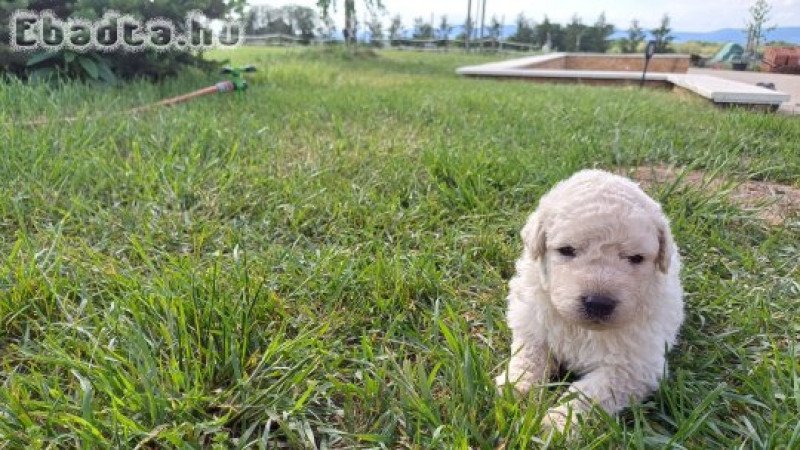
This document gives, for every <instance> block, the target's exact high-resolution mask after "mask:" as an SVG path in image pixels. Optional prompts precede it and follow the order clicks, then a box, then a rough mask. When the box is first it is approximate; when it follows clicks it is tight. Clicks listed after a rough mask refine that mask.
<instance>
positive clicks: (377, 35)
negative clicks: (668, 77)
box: [246, 5, 673, 53]
mask: <svg viewBox="0 0 800 450" xmlns="http://www.w3.org/2000/svg"><path fill="white" fill-rule="evenodd" d="M352 17H353V18H351V20H350V22H347V23H346V27H347V28H344V29H343V34H344V36H345V38H346V39H348V40H355V39H356V37H357V35H360V33H364V34H365V35H368V36H369V38H368V39H366V40H368V41H369V42H370V43H371V44H372V45H379V44H381V43H382V42H384V41H386V40H388V41H389V43H390V44H391V45H403V44H411V40H425V41H433V42H434V44H435V45H438V46H442V45H452V44H453V43H456V44H458V43H461V42H463V41H464V40H465V37H466V35H467V34H468V33H469V34H470V36H471V38H472V39H476V38H483V39H486V40H489V41H499V40H500V39H501V38H502V36H501V35H502V30H503V24H502V23H501V22H500V20H498V18H497V17H496V16H493V17H492V18H491V19H490V20H489V23H488V24H487V26H486V27H485V28H484V29H481V30H479V29H478V27H476V24H475V21H474V20H473V21H470V22H469V23H466V22H465V23H464V24H462V25H461V26H458V27H457V26H456V25H455V24H453V23H451V22H450V20H449V18H448V17H447V16H446V15H443V16H440V17H439V19H438V21H437V22H436V23H434V22H431V21H430V20H426V19H425V18H423V17H416V18H414V19H413V22H412V24H411V26H410V28H407V27H406V25H405V24H404V23H403V18H402V17H401V16H400V15H395V16H393V17H392V18H391V19H390V21H389V24H388V27H387V28H385V26H384V23H383V20H382V17H381V11H380V10H379V9H377V8H368V15H365V17H363V19H362V20H361V21H359V20H357V19H356V18H355V15H353V16H352ZM515 25H516V27H515V32H514V34H512V35H511V36H509V38H508V39H509V40H510V41H513V42H515V43H519V44H529V45H530V46H531V47H535V48H543V49H545V50H551V51H565V52H598V53H604V52H607V51H609V50H611V49H612V48H614V47H616V50H617V51H619V52H621V53H634V52H639V51H641V50H642V48H643V45H644V43H645V41H646V39H647V32H648V31H649V33H650V35H651V36H652V39H653V40H655V41H656V51H657V52H658V53H668V52H671V51H672V49H671V47H670V43H671V42H672V40H673V37H672V35H671V32H672V29H671V28H670V18H669V16H668V15H664V17H663V18H662V19H661V23H660V24H659V26H658V27H656V28H653V29H650V30H645V29H644V28H642V26H641V25H640V24H639V21H638V20H636V19H634V20H633V21H632V22H631V24H630V26H629V28H628V30H627V35H626V36H625V37H623V38H620V39H616V40H611V36H612V35H613V34H614V32H615V27H614V25H612V24H610V23H608V21H607V19H606V15H605V13H602V14H600V16H599V17H598V18H597V19H596V20H595V21H594V23H591V24H586V23H584V22H583V19H582V18H581V17H580V16H578V15H577V14H576V15H575V16H573V17H572V19H571V21H570V22H569V23H567V24H563V25H562V24H560V23H557V22H553V21H551V20H550V19H549V18H548V17H547V16H545V17H544V19H543V20H542V21H541V22H538V23H537V22H535V21H533V20H531V19H529V18H528V17H527V16H526V15H525V14H524V13H520V14H519V15H518V16H517V18H516V21H515ZM246 29H247V33H248V34H256V35H257V34H285V35H292V36H297V37H299V40H300V41H301V42H302V43H308V42H309V41H310V40H312V39H315V38H322V39H332V38H333V37H334V34H335V33H336V26H335V24H334V23H333V21H332V20H331V19H330V17H329V16H327V15H325V14H323V15H322V16H320V15H319V14H318V13H317V11H316V10H315V9H314V8H309V7H303V6H297V5H286V6H281V7H272V6H265V5H261V6H255V7H253V8H251V9H250V11H249V12H248V14H247V18H246ZM454 29H460V31H459V33H458V34H457V35H456V36H453V30H454ZM345 31H346V32H345ZM478 45H484V46H485V45H486V44H485V43H482V44H478Z"/></svg>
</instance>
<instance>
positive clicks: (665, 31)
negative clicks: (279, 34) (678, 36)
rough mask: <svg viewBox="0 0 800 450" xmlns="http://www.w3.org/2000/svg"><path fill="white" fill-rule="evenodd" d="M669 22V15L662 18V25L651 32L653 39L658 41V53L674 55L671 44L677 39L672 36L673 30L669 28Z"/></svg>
mask: <svg viewBox="0 0 800 450" xmlns="http://www.w3.org/2000/svg"><path fill="white" fill-rule="evenodd" d="M669 22H670V19H669V15H667V14H664V17H662V18H661V25H660V26H659V27H658V28H654V29H652V30H650V33H651V34H652V35H653V39H654V40H655V41H656V53H672V51H673V50H672V48H670V46H669V44H670V42H672V40H673V39H675V37H674V36H672V35H671V34H670V33H672V28H670V27H669Z"/></svg>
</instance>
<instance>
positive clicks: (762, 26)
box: [745, 0, 774, 55]
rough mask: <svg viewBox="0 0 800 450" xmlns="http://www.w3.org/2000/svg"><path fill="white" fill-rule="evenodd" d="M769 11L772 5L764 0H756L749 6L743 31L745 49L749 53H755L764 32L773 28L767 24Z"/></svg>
mask: <svg viewBox="0 0 800 450" xmlns="http://www.w3.org/2000/svg"><path fill="white" fill-rule="evenodd" d="M771 11H772V6H771V5H770V4H769V3H768V2H767V1H766V0H756V1H755V3H753V4H752V5H751V6H750V18H749V20H748V22H747V26H746V27H745V33H747V45H746V47H745V51H746V52H747V53H748V54H749V55H755V54H756V53H757V52H758V48H759V47H760V46H761V43H762V42H763V41H764V40H765V38H766V34H767V33H768V32H770V31H772V30H773V29H774V27H771V26H767V22H768V21H769V13H770V12H771Z"/></svg>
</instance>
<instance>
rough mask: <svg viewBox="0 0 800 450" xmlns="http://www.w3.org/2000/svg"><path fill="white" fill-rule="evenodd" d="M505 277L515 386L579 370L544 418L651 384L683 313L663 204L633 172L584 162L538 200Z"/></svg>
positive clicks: (560, 417) (639, 392)
mask: <svg viewBox="0 0 800 450" xmlns="http://www.w3.org/2000/svg"><path fill="white" fill-rule="evenodd" d="M522 240H523V243H524V250H523V252H522V256H521V257H520V258H519V260H517V264H516V271H517V273H516V275H515V276H514V278H513V279H512V280H511V281H510V283H509V296H508V314H507V319H508V325H509V327H510V328H511V332H512V345H511V360H510V362H509V364H508V368H507V370H506V371H505V373H503V374H502V375H500V376H499V377H498V378H497V383H498V385H501V386H502V385H504V384H506V383H513V384H514V387H515V388H516V390H517V391H519V392H520V393H526V392H527V391H528V390H530V388H531V387H532V386H534V385H537V384H541V383H544V382H546V380H547V379H548V378H549V376H551V375H552V374H553V373H554V371H555V369H557V368H558V367H559V365H560V366H562V367H565V368H567V369H569V370H570V371H572V372H575V373H577V374H579V375H581V378H580V379H579V380H578V381H576V382H575V383H573V384H572V385H571V386H570V389H569V392H567V393H566V394H565V397H564V401H562V402H561V404H560V405H559V406H557V407H555V408H552V409H550V410H549V411H548V414H547V415H546V416H545V424H547V425H550V426H551V427H554V428H556V429H559V430H563V428H564V427H565V426H566V424H567V418H568V417H572V418H575V417H577V415H579V414H581V413H584V412H586V411H588V410H589V409H590V408H591V406H592V405H593V404H594V405H598V406H600V407H601V408H603V409H604V410H606V411H607V412H609V413H616V412H618V411H619V410H621V409H623V408H625V407H626V406H628V405H629V404H631V402H638V401H640V400H641V399H642V398H644V397H645V396H647V395H648V394H650V393H652V392H653V391H654V390H655V389H656V388H657V386H658V383H659V380H660V379H661V377H662V375H663V374H664V373H665V372H666V359H665V353H666V350H668V349H669V348H670V347H671V346H672V345H674V344H675V341H676V337H677V333H678V330H679V328H680V326H681V323H682V322H683V300H682V297H683V291H682V288H681V283H680V279H679V272H680V260H679V255H678V251H677V247H676V245H675V243H674V241H673V238H672V233H671V232H670V228H669V223H668V221H667V218H666V217H665V216H664V214H663V213H662V212H661V207H660V206H659V205H658V204H657V203H656V202H655V201H654V200H652V199H651V198H650V197H648V196H647V194H645V193H644V191H642V190H641V188H639V186H638V185H637V184H635V183H634V182H632V181H630V180H628V179H626V178H623V177H620V176H617V175H613V174H611V173H608V172H604V171H600V170H584V171H581V172H578V173H576V174H575V175H573V176H572V177H570V178H568V179H566V180H564V181H562V182H560V183H559V184H557V185H556V186H555V187H553V189H551V190H550V192H548V193H547V194H546V195H545V196H543V197H542V198H541V199H540V201H539V206H538V208H537V209H536V211H535V212H534V213H533V214H531V216H530V217H529V218H528V221H527V223H526V225H525V227H524V228H523V230H522Z"/></svg>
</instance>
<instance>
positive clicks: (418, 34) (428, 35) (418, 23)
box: [413, 17, 433, 39]
mask: <svg viewBox="0 0 800 450" xmlns="http://www.w3.org/2000/svg"><path fill="white" fill-rule="evenodd" d="M413 37H414V39H433V25H431V24H430V23H428V22H426V21H425V19H423V18H422V17H417V18H416V19H414V32H413Z"/></svg>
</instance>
